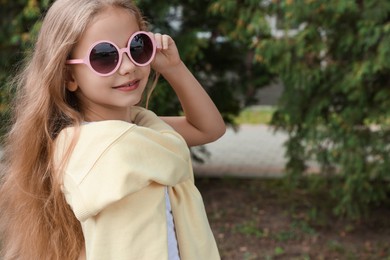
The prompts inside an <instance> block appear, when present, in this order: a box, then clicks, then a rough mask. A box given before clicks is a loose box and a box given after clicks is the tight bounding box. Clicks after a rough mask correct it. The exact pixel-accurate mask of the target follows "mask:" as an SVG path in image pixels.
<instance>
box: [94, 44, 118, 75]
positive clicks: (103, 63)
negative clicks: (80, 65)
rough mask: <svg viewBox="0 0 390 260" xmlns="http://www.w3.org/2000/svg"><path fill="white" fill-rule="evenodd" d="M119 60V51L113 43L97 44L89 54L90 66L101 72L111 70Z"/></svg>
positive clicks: (105, 72) (106, 72) (104, 72)
mask: <svg viewBox="0 0 390 260" xmlns="http://www.w3.org/2000/svg"><path fill="white" fill-rule="evenodd" d="M118 61H119V53H118V50H117V49H116V48H115V46H114V45H112V44H110V43H108V42H102V43H99V44H97V45H96V46H95V47H94V48H93V49H92V50H91V53H90V55H89V62H90V63H91V66H92V68H93V69H94V70H95V71H96V72H98V73H101V74H108V73H110V72H112V71H113V70H114V69H115V67H116V65H117V64H118Z"/></svg>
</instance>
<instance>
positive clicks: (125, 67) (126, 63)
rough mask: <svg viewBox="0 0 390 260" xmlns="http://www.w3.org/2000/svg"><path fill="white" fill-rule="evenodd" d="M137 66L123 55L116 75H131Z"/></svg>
mask: <svg viewBox="0 0 390 260" xmlns="http://www.w3.org/2000/svg"><path fill="white" fill-rule="evenodd" d="M136 68H137V66H136V65H135V64H134V63H133V62H132V61H131V60H130V58H129V57H128V56H127V54H126V53H123V56H122V62H121V64H120V66H119V69H118V73H119V74H120V75H126V74H129V73H133V72H134V71H135V70H136Z"/></svg>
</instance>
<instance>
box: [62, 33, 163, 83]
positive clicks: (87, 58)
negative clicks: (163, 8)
mask: <svg viewBox="0 0 390 260" xmlns="http://www.w3.org/2000/svg"><path fill="white" fill-rule="evenodd" d="M139 34H144V35H146V36H147V37H148V38H149V39H150V41H151V43H152V55H151V56H150V58H149V60H148V61H147V62H145V63H138V62H136V61H135V60H134V59H133V57H131V52H130V45H131V42H132V40H133V39H134V38H135V37H136V36H137V35H139ZM100 43H109V44H111V45H113V46H114V47H115V49H116V50H117V52H118V55H119V60H118V63H117V64H116V66H115V68H114V69H113V70H112V71H110V72H108V73H100V72H98V71H96V70H95V69H94V68H93V67H92V65H91V62H90V56H91V52H92V50H93V49H94V48H95V47H96V46H97V45H98V44H100ZM124 53H126V54H127V56H128V57H129V59H130V61H131V62H132V63H134V64H135V65H136V66H138V67H144V66H147V65H149V64H150V63H151V62H152V61H153V59H154V56H155V55H156V43H155V41H154V39H153V38H152V37H151V36H150V34H149V33H148V32H145V31H137V32H135V33H133V34H132V35H131V36H130V38H129V40H128V42H127V45H126V47H125V48H119V47H118V46H117V45H116V44H115V43H113V42H111V41H105V40H102V41H97V42H94V43H93V44H92V45H91V47H89V49H88V52H87V55H86V56H85V57H84V58H83V59H69V60H67V61H66V64H69V65H72V64H85V65H87V66H88V67H89V68H90V69H91V70H92V71H93V72H94V73H96V74H97V75H99V76H102V77H108V76H111V75H112V74H114V73H115V72H117V70H118V69H119V67H120V65H121V64H122V58H123V54H124Z"/></svg>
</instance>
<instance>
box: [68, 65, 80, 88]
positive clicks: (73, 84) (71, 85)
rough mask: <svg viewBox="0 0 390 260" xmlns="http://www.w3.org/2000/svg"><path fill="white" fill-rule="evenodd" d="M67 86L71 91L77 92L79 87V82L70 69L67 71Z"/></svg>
mask: <svg viewBox="0 0 390 260" xmlns="http://www.w3.org/2000/svg"><path fill="white" fill-rule="evenodd" d="M66 88H67V89H68V90H69V91H70V92H75V91H76V90H77V88H78V85H77V82H76V81H75V80H74V78H73V76H72V72H71V71H70V70H68V71H67V73H66Z"/></svg>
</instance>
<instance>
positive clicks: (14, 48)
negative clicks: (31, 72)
mask: <svg viewBox="0 0 390 260" xmlns="http://www.w3.org/2000/svg"><path fill="white" fill-rule="evenodd" d="M49 2H50V1H48V0H40V1H38V0H28V1H27V0H17V1H11V0H9V1H7V0H3V1H0V4H1V8H0V31H1V34H0V122H1V124H0V140H1V137H2V136H3V134H4V133H5V131H6V129H7V127H8V120H9V117H10V115H9V102H10V100H11V99H12V92H11V91H10V89H9V87H8V85H7V82H8V80H9V77H10V76H11V75H12V74H13V73H15V71H16V69H17V65H19V64H21V62H22V60H23V57H24V55H25V53H26V52H27V51H28V49H29V48H30V47H31V44H32V41H33V38H34V35H36V32H37V30H38V29H39V23H36V21H37V19H38V18H39V17H40V16H41V14H42V13H43V12H44V11H45V10H46V8H47V7H48V5H49Z"/></svg>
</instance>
